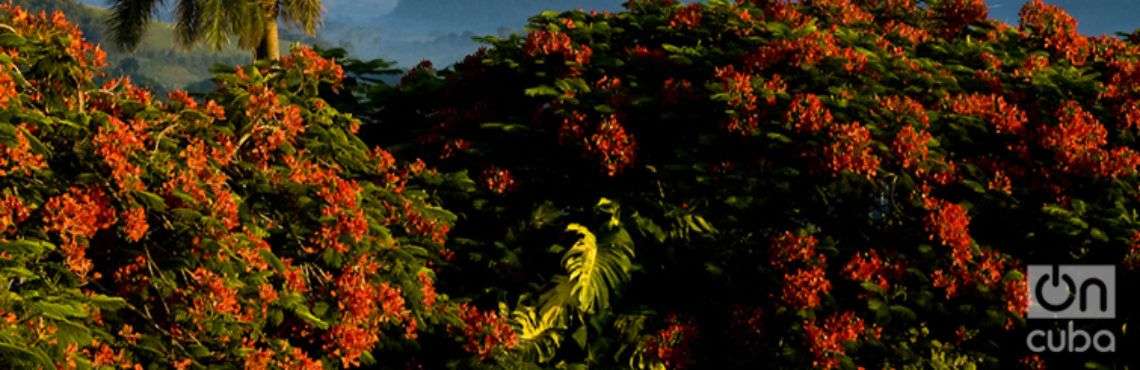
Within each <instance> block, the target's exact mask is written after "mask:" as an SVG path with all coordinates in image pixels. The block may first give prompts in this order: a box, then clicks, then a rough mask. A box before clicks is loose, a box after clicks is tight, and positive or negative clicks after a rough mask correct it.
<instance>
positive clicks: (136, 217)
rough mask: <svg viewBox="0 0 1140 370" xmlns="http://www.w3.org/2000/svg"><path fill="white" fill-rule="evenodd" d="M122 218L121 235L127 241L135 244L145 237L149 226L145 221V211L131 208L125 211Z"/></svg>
mask: <svg viewBox="0 0 1140 370" xmlns="http://www.w3.org/2000/svg"><path fill="white" fill-rule="evenodd" d="M123 216H124V218H125V219H124V222H125V223H124V225H123V233H124V234H125V235H126V237H127V240H129V241H132V242H137V241H139V240H142V238H143V236H146V232H147V230H149V229H150V225H149V224H148V223H147V221H146V209H144V208H142V207H136V208H131V209H130V210H128V211H126V212H125V214H124V215H123Z"/></svg>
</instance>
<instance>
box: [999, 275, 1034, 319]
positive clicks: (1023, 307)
mask: <svg viewBox="0 0 1140 370" xmlns="http://www.w3.org/2000/svg"><path fill="white" fill-rule="evenodd" d="M1002 295H1003V296H1004V297H1005V308H1006V310H1007V311H1009V313H1012V314H1014V315H1018V316H1022V317H1024V316H1025V315H1026V314H1028V313H1029V282H1028V281H1027V280H1026V279H1025V277H1024V276H1023V277H1021V278H1020V279H1010V280H1006V282H1005V285H1003V286H1002Z"/></svg>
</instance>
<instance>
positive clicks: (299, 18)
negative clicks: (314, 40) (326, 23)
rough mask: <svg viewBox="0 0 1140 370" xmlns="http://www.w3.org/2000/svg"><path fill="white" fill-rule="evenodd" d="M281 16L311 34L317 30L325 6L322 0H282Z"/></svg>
mask: <svg viewBox="0 0 1140 370" xmlns="http://www.w3.org/2000/svg"><path fill="white" fill-rule="evenodd" d="M280 11H281V18H282V19H284V20H285V21H286V22H288V23H290V24H292V25H295V26H297V27H300V28H301V30H302V31H305V33H307V34H309V35H313V34H315V33H316V32H317V27H318V26H320V22H321V16H322V15H323V14H324V7H323V6H322V5H321V0H283V1H281V8H280Z"/></svg>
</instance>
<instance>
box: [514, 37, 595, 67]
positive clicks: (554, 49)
mask: <svg viewBox="0 0 1140 370" xmlns="http://www.w3.org/2000/svg"><path fill="white" fill-rule="evenodd" d="M524 50H525V51H526V54H527V55H528V56H531V57H536V56H547V55H561V56H562V57H563V58H565V59H566V60H570V61H574V62H575V63H578V64H579V65H585V64H589V63H590V57H591V56H592V55H593V54H594V51H593V50H592V49H590V47H589V46H588V45H579V46H577V47H575V46H574V42H573V41H572V40H570V36H569V35H567V34H566V33H564V32H560V31H547V30H535V31H531V32H530V33H529V34H527V37H526V46H525V47H524Z"/></svg>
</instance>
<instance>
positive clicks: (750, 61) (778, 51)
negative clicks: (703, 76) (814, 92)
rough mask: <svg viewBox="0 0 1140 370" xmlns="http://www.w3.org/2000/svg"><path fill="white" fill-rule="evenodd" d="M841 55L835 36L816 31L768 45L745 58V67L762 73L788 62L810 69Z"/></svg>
mask: <svg viewBox="0 0 1140 370" xmlns="http://www.w3.org/2000/svg"><path fill="white" fill-rule="evenodd" d="M838 55H840V51H839V50H838V48H837V47H836V44H835V36H833V35H832V34H831V33H830V32H823V31H816V32H812V33H809V34H807V35H805V36H803V37H800V38H796V39H781V40H776V41H772V42H770V43H768V44H767V45H764V46H762V47H760V48H759V49H757V50H756V51H755V52H753V53H752V54H749V55H748V56H746V57H745V58H744V61H745V65H747V66H748V67H749V68H750V69H751V70H753V71H760V70H764V69H767V68H769V67H772V66H774V65H776V64H779V63H782V62H785V61H787V62H788V63H790V64H791V65H792V66H794V67H797V68H810V67H812V66H814V65H816V64H817V63H819V62H820V61H821V60H823V59H824V58H830V57H835V56H838Z"/></svg>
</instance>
